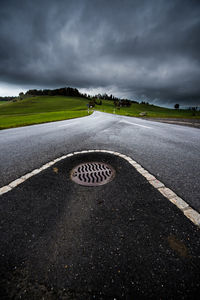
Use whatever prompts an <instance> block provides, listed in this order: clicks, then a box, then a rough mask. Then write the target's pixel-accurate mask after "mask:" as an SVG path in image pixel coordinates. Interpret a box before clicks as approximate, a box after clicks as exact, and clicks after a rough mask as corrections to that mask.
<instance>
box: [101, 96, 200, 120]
mask: <svg viewBox="0 0 200 300" xmlns="http://www.w3.org/2000/svg"><path fill="white" fill-rule="evenodd" d="M95 109H96V110H99V111H104V112H108V113H114V111H115V113H116V114H119V115H125V116H130V117H140V113H141V112H146V114H147V115H146V117H150V118H186V119H193V118H195V119H197V118H198V119H199V118H200V111H199V112H196V116H193V115H192V111H189V110H183V109H178V110H175V109H169V108H164V107H160V106H154V105H147V104H136V103H133V104H132V105H131V107H124V108H122V107H121V108H120V110H118V109H115V110H114V105H113V103H112V102H111V101H108V100H103V104H102V105H101V106H100V105H96V106H95Z"/></svg>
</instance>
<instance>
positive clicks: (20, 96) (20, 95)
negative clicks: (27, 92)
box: [19, 92, 24, 100]
mask: <svg viewBox="0 0 200 300" xmlns="http://www.w3.org/2000/svg"><path fill="white" fill-rule="evenodd" d="M23 97H24V93H23V92H21V93H19V99H20V100H22V99H23Z"/></svg>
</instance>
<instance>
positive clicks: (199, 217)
mask: <svg viewBox="0 0 200 300" xmlns="http://www.w3.org/2000/svg"><path fill="white" fill-rule="evenodd" d="M92 152H100V153H109V154H113V155H116V156H119V157H121V158H123V159H125V160H126V161H128V162H129V163H130V164H131V165H132V166H133V167H134V168H135V169H136V170H137V171H138V172H139V173H140V174H141V175H142V176H144V177H145V178H146V180H147V181H148V182H149V183H150V184H151V185H152V186H153V187H154V188H155V189H157V191H159V192H160V193H161V194H162V195H163V196H164V197H165V198H167V199H168V200H169V201H170V202H171V203H173V204H174V205H176V207H178V208H179V209H180V210H181V211H182V212H183V214H184V215H185V216H186V217H187V218H188V219H189V220H190V221H191V222H192V223H194V224H195V225H197V226H198V227H200V214H199V213H198V212H197V211H196V210H194V209H193V208H191V207H190V206H189V204H188V203H187V202H186V201H184V200H183V199H182V198H180V197H179V196H178V195H176V193H174V192H173V191H172V190H170V189H169V188H167V187H166V186H165V185H164V183H162V182H161V181H159V180H158V179H157V178H156V177H155V176H153V175H152V174H150V173H149V172H148V171H147V170H145V169H144V168H143V167H142V166H141V165H140V164H138V163H137V162H136V161H134V160H133V159H132V158H131V157H129V156H127V155H124V154H121V153H119V152H114V151H110V150H83V151H76V152H72V153H69V154H67V155H63V156H61V157H59V158H57V159H55V160H53V161H50V162H49V163H46V164H45V165H43V166H42V167H41V168H39V169H35V170H33V171H32V172H30V173H28V174H25V175H23V176H22V177H20V178H18V179H16V180H14V181H12V182H11V183H9V184H8V185H6V186H3V187H1V188H0V195H3V194H5V193H8V192H10V191H11V190H12V189H14V188H15V187H16V186H18V185H20V184H22V183H23V182H25V181H26V180H27V179H29V178H30V177H32V176H34V175H36V174H38V173H40V172H41V171H43V170H45V169H47V168H49V167H50V166H52V165H54V164H55V163H57V162H58V161H60V160H63V159H65V158H68V157H71V156H74V155H78V154H84V153H92Z"/></svg>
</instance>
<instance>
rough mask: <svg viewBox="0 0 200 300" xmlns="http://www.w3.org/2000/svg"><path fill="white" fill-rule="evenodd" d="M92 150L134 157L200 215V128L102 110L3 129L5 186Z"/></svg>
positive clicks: (0, 167) (0, 182)
mask: <svg viewBox="0 0 200 300" xmlns="http://www.w3.org/2000/svg"><path fill="white" fill-rule="evenodd" d="M87 149H106V150H113V151H118V152H121V153H123V154H126V155H128V156H130V157H132V158H133V159H134V160H136V161H137V162H138V163H140V164H141V165H142V166H143V167H144V168H145V169H147V170H148V171H149V172H150V173H151V174H153V175H155V176H156V177H157V178H158V179H159V180H161V181H162V182H163V183H164V184H165V185H166V186H167V187H169V188H171V189H172V190H173V191H174V192H175V193H176V194H177V195H179V196H180V197H181V198H183V199H184V200H185V201H186V202H188V203H189V204H190V206H191V207H193V208H195V209H196V210H197V211H199V212H200V199H199V195H200V182H199V181H200V130H199V129H196V128H190V127H184V126H178V125H171V124H163V123H158V122H152V121H146V120H141V119H137V118H130V117H124V116H119V115H112V114H106V113H100V112H94V113H93V114H92V115H91V116H89V117H84V118H79V119H74V120H67V121H61V122H53V123H47V124H41V125H34V126H27V127H22V128H16V129H7V130H2V131H0V174H1V176H0V187H1V186H4V185H6V184H8V183H9V182H11V181H13V180H14V179H16V178H19V177H20V176H22V175H24V174H26V173H28V172H30V171H32V170H33V169H36V168H38V167H40V166H41V165H43V164H45V163H46V162H48V161H51V160H53V159H55V158H57V157H60V156H62V155H64V154H67V153H70V152H72V151H79V150H87Z"/></svg>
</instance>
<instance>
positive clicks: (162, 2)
mask: <svg viewBox="0 0 200 300" xmlns="http://www.w3.org/2000/svg"><path fill="white" fill-rule="evenodd" d="M199 32H200V2H199V1H193V0H188V1H184V0H180V1H176V0H173V1H166V0H157V1H142V0H139V1H134V0H130V1H126V0H121V1H119V0H113V1H108V0H105V1H104V0H90V1H89V0H88V1H87V0H80V1H78V0H73V1H72V0H71V1H67V0H59V1H53V0H52V1H51V0H48V1H47V0H46V1H45V0H44V1H37V0H34V1H31V0H30V1H29V0H24V1H22V0H18V1H16V0H14V1H11V0H6V1H4V0H1V8H0V40H1V43H0V81H4V82H8V83H14V84H17V83H18V84H23V85H26V86H33V85H35V86H38V87H40V86H41V87H60V86H64V85H70V86H75V87H78V88H88V89H91V88H93V89H94V88H99V87H101V88H105V90H106V89H108V88H109V89H112V90H113V92H115V91H116V93H117V94H120V95H122V96H124V95H125V96H126V97H129V98H132V99H136V98H137V99H148V100H149V101H151V102H153V101H160V102H163V103H170V102H171V103H175V102H179V103H185V104H190V103H191V104H198V103H199V102H200V34H199Z"/></svg>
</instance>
